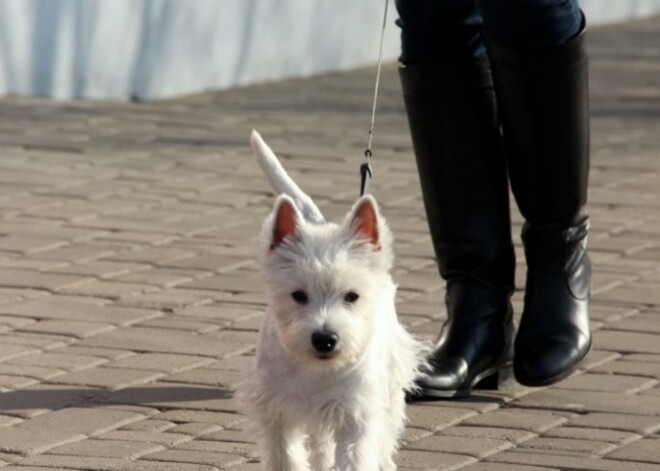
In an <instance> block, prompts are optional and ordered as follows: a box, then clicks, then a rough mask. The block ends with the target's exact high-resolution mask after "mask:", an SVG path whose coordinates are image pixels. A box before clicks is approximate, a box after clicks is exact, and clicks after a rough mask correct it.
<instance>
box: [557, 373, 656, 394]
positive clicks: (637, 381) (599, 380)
mask: <svg viewBox="0 0 660 471" xmlns="http://www.w3.org/2000/svg"><path fill="white" fill-rule="evenodd" d="M656 382H657V381H655V380H650V379H647V378H640V377H636V376H624V375H608V374H596V373H586V374H583V375H579V376H574V377H572V378H569V379H567V380H566V381H563V382H562V383H561V384H560V385H558V387H560V388H561V389H574V390H580V391H604V392H621V393H624V394H632V393H635V392H637V391H639V390H642V389H647V388H649V387H651V386H653V385H654V384H656Z"/></svg>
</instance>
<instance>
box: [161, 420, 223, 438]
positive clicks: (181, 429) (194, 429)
mask: <svg viewBox="0 0 660 471" xmlns="http://www.w3.org/2000/svg"><path fill="white" fill-rule="evenodd" d="M221 429H222V427H221V426H220V425H217V424H211V423H205V422H189V423H185V424H178V425H176V426H174V427H172V428H171V429H170V430H169V431H170V432H172V433H179V434H184V435H187V436H190V437H199V436H200V435H206V434H208V433H212V432H217V431H218V430H221Z"/></svg>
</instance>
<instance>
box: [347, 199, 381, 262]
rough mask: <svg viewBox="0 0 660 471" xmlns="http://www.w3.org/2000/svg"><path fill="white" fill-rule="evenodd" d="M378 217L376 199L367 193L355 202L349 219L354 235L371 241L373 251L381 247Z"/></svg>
mask: <svg viewBox="0 0 660 471" xmlns="http://www.w3.org/2000/svg"><path fill="white" fill-rule="evenodd" d="M379 217H380V216H379V214H378V205H377V204H376V200H374V199H373V197H371V196H369V195H367V196H363V197H362V198H360V199H359V200H358V201H357V203H355V206H354V207H353V211H352V214H351V216H350V220H349V224H350V227H351V228H352V230H353V231H354V232H355V233H356V235H357V236H359V237H361V238H364V239H366V240H367V241H368V242H369V243H371V244H372V245H373V247H374V251H375V252H378V251H379V250H380V249H381V237H380V236H381V234H380V228H379V223H378V220H379Z"/></svg>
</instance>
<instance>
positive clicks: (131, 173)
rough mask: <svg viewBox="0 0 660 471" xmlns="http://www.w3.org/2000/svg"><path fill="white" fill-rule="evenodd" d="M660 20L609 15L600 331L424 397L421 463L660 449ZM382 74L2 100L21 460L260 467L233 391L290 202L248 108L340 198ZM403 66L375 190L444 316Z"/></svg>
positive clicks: (601, 157) (322, 187)
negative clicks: (558, 351)
mask: <svg viewBox="0 0 660 471" xmlns="http://www.w3.org/2000/svg"><path fill="white" fill-rule="evenodd" d="M659 31H660V19H651V20H644V21H637V22H633V23H626V24H622V25H616V26H608V27H604V28H595V29H593V31H592V32H591V33H590V44H589V46H590V49H591V64H592V70H591V77H592V111H593V121H592V123H593V136H592V142H593V159H592V161H593V165H592V179H591V190H590V195H591V196H590V198H591V206H590V209H591V214H592V232H591V235H590V246H591V250H592V256H593V264H594V280H593V288H594V289H593V291H594V297H593V311H592V312H593V320H594V327H595V329H596V332H595V349H594V351H593V352H592V353H591V354H590V356H589V358H588V361H587V362H585V365H584V367H583V368H582V369H581V370H580V371H579V372H578V374H576V375H575V376H573V377H572V378H570V379H568V380H566V381H564V382H562V383H560V384H557V385H555V386H553V387H550V388H545V389H526V388H522V387H516V388H513V389H510V390H506V391H500V392H488V393H487V392H479V393H478V394H475V395H474V396H473V397H472V398H470V399H467V400H459V401H448V402H437V403H427V404H421V405H413V406H410V407H409V416H410V419H411V422H410V426H409V427H408V429H407V431H406V434H405V437H404V438H405V443H404V446H403V449H402V451H401V453H400V455H399V457H398V460H399V463H400V469H401V470H402V471H413V470H454V469H461V470H465V471H503V470H507V471H509V470H511V471H514V470H515V471H553V470H585V471H619V470H635V471H646V470H648V471H660V440H659V438H658V431H659V430H660V386H659V382H658V378H659V376H660V119H659V117H660V115H659V114H658V113H659V112H658V110H660V78H659V77H660V34H659V33H658V32H659ZM373 78H374V70H373V69H372V68H369V69H363V70H358V71H354V72H349V73H337V74H330V75H326V76H320V77H315V78H312V79H306V80H292V81H285V82H279V83H273V84H268V85H263V86H255V87H250V88H244V89H237V90H231V91H227V92H222V93H212V94H204V95H199V96H193V97H187V98H183V99H177V100H171V101H165V102H153V103H115V102H56V101H49V100H43V99H29V98H3V99H1V100H0V114H1V115H2V119H1V120H0V468H2V469H6V470H7V471H47V470H53V469H58V470H70V471H76V470H77V471H79V470H90V471H101V470H108V471H216V470H219V469H235V470H245V471H253V470H256V469H258V465H257V463H256V458H255V455H254V450H253V448H252V446H251V443H250V437H249V436H247V435H245V434H244V433H243V428H244V421H243V418H242V416H241V415H240V414H239V413H238V412H237V408H236V404H235V402H234V401H233V400H232V397H231V387H232V384H234V383H235V382H236V380H237V379H238V378H239V377H240V371H241V368H242V365H244V364H245V361H246V359H247V357H248V356H249V355H250V353H251V351H252V349H253V347H254V342H255V340H256V335H255V334H256V330H257V328H258V325H259V320H260V318H261V312H262V310H263V307H264V296H263V294H262V293H263V291H262V290H263V286H262V284H261V282H260V281H259V276H258V267H257V265H256V260H255V259H256V244H257V234H258V231H259V228H260V225H261V221H262V219H263V217H264V216H265V215H266V214H267V212H268V211H269V209H270V207H271V205H272V202H273V198H272V197H271V195H270V193H269V190H268V189H267V188H266V186H265V184H264V181H263V177H262V176H261V174H260V172H259V170H258V168H257V165H256V164H255V162H254V161H253V159H252V157H251V154H250V150H249V147H248V144H247V139H248V135H249V131H250V130H251V128H252V127H255V128H257V129H259V130H260V131H261V132H262V134H263V135H264V136H265V137H266V138H267V140H268V142H269V143H270V144H271V145H272V146H273V147H274V148H275V149H276V150H277V152H278V153H279V155H280V156H281V158H282V160H284V161H285V165H286V166H287V167H288V168H289V169H290V171H291V173H292V174H293V175H294V177H295V178H296V179H297V180H298V181H299V182H300V184H301V185H302V186H303V187H304V188H305V189H307V190H308V191H309V193H310V194H311V195H312V196H313V197H315V198H316V199H317V200H318V202H319V205H320V206H321V207H322V209H323V210H324V212H325V213H326V215H327V216H328V217H332V218H336V217H338V216H341V215H343V213H344V212H345V211H346V210H347V208H348V207H349V205H350V204H351V203H352V202H353V201H354V199H355V197H356V194H357V190H358V175H357V167H358V165H359V163H360V161H361V155H362V150H363V148H364V145H365V141H366V137H367V134H366V128H367V124H368V121H369V113H370V99H371V90H372V83H373ZM382 84H383V85H382V87H383V88H382V95H381V101H380V106H379V111H378V116H377V126H376V135H375V151H376V159H375V163H374V171H375V180H374V181H373V186H372V192H373V193H374V195H375V196H376V197H377V199H378V200H379V202H380V204H381V206H382V209H383V212H384V214H385V216H386V217H387V219H388V221H389V222H390V225H391V227H392V228H393V231H394V234H395V237H396V241H397V242H396V247H395V249H396V253H397V260H396V264H395V269H394V273H395V278H396V281H397V282H398V283H399V286H400V290H399V298H398V301H399V302H398V306H399V314H400V316H401V319H402V320H403V321H404V322H405V323H406V325H407V326H408V327H409V328H410V330H411V331H413V332H415V333H417V334H419V335H423V336H428V337H433V336H434V335H436V334H437V332H438V329H439V325H440V322H441V320H442V317H443V316H444V315H445V312H444V307H443V306H442V297H443V294H444V293H443V288H442V284H441V282H440V280H439V279H438V276H437V274H436V268H435V265H434V262H433V258H432V250H431V244H430V238H429V235H428V233H427V228H426V222H425V220H424V214H423V209H422V202H421V196H420V192H419V187H418V181H417V176H416V170H415V167H414V162H413V157H412V150H411V143H410V138H409V134H408V128H407V124H406V121H405V115H404V111H403V106H402V100H401V98H400V91H399V85H398V80H397V78H396V70H395V67H394V65H389V66H387V67H386V68H385V71H384V76H383V80H382ZM513 217H514V225H515V228H514V230H515V231H516V232H517V231H518V230H519V228H520V224H521V219H520V217H519V215H518V214H517V213H515V214H514V215H513ZM516 244H517V246H516V249H517V252H518V254H519V257H520V258H522V252H521V247H520V244H519V243H518V238H517V237H516ZM519 268H520V270H518V275H517V280H518V284H519V285H521V284H522V283H523V282H524V269H523V268H524V267H523V265H522V264H520V265H519ZM521 294H522V292H521V291H518V292H517V293H516V296H515V298H514V305H515V307H516V310H517V311H518V312H520V310H521V299H522V296H521Z"/></svg>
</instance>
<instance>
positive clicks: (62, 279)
mask: <svg viewBox="0 0 660 471" xmlns="http://www.w3.org/2000/svg"><path fill="white" fill-rule="evenodd" d="M84 279H85V277H83V276H78V275H64V274H48V273H41V272H38V271H35V270H18V269H11V268H0V286H7V287H14V288H33V289H42V290H55V289H61V288H65V287H68V286H73V285H75V284H76V283H80V282H81V281H83V280H84Z"/></svg>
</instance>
